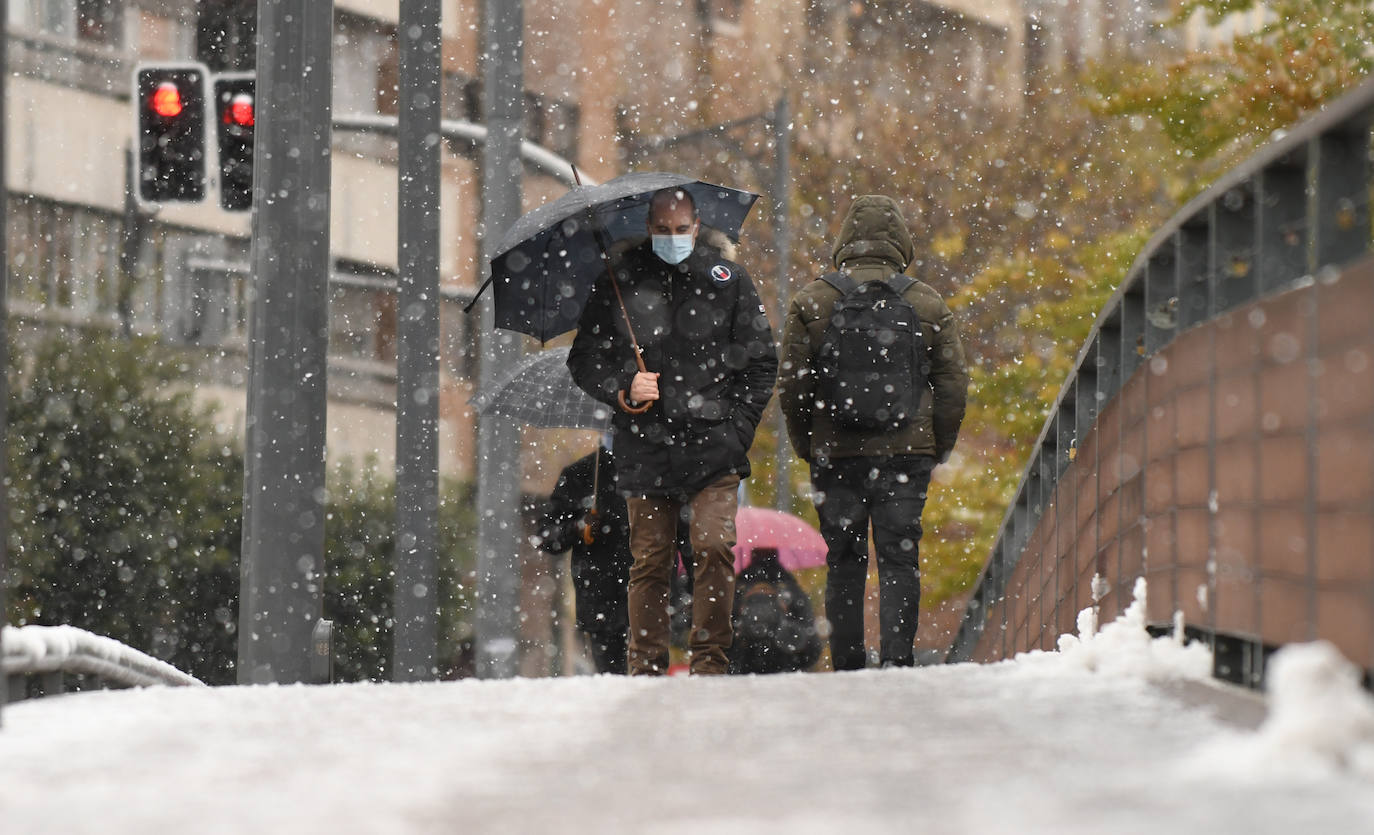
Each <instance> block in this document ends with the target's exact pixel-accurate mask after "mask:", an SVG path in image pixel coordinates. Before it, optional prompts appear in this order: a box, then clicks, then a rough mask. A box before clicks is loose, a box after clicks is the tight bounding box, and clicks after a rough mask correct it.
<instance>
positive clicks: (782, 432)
mask: <svg viewBox="0 0 1374 835" xmlns="http://www.w3.org/2000/svg"><path fill="white" fill-rule="evenodd" d="M773 154H774V158H775V159H776V164H775V165H774V166H773V171H774V179H773V251H774V252H776V253H777V258H778V278H777V282H778V329H779V333H778V334H777V337H778V338H779V339H781V338H782V333H781V329H782V325H783V322H784V321H786V319H787V303H788V302H789V301H790V300H791V295H792V294H791V292H790V290H791V287H790V286H789V281H790V279H791V275H790V271H789V267H790V266H791V265H790V264H789V262H790V261H791V260H792V239H791V237H790V232H791V227H789V226H788V224H787V207H788V206H789V205H790V204H791V202H792V200H791V196H792V174H791V167H792V109H791V107H789V106H788V102H787V91H786V90H783V91H782V97H781V98H779V99H778V105H777V107H775V108H774V109H773ZM777 430H778V448H777V462H778V463H777V485H778V492H777V503H776V505H775V506H776V507H777V509H778V510H781V511H785V512H788V513H790V512H791V511H792V448H791V444H789V443H788V442H787V421H786V420H784V419H783V414H782V409H778V417H777Z"/></svg>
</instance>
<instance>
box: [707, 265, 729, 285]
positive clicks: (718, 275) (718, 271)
mask: <svg viewBox="0 0 1374 835" xmlns="http://www.w3.org/2000/svg"><path fill="white" fill-rule="evenodd" d="M734 277H735V274H734V273H732V272H730V268H729V267H727V266H725V265H724V264H717V265H715V266H714V267H712V268H711V278H712V279H714V280H715V282H716V283H717V284H727V283H729V281H730V279H732V278H734Z"/></svg>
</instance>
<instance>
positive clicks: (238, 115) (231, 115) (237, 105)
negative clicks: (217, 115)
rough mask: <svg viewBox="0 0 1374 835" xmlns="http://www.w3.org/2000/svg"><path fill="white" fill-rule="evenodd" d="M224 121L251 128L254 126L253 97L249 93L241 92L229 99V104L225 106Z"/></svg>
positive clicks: (228, 123) (227, 123)
mask: <svg viewBox="0 0 1374 835" xmlns="http://www.w3.org/2000/svg"><path fill="white" fill-rule="evenodd" d="M224 123H225V124H226V125H238V126H239V127H241V128H251V127H252V126H253V97H252V96H250V95H248V94H247V93H239V94H237V95H235V96H234V97H233V98H232V99H230V100H229V105H228V106H227V107H225V108H224Z"/></svg>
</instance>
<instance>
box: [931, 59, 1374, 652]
mask: <svg viewBox="0 0 1374 835" xmlns="http://www.w3.org/2000/svg"><path fill="white" fill-rule="evenodd" d="M1372 123H1374V80H1372V81H1369V82H1366V83H1364V84H1362V85H1361V86H1359V87H1358V88H1356V89H1355V90H1354V91H1352V92H1350V93H1348V94H1347V95H1345V96H1343V97H1341V98H1340V99H1338V100H1336V101H1335V102H1333V103H1331V104H1330V105H1328V106H1327V107H1326V108H1325V109H1324V110H1323V111H1321V112H1320V113H1318V114H1316V115H1315V116H1313V117H1311V118H1310V119H1308V120H1306V121H1304V122H1302V123H1301V124H1299V125H1298V126H1296V127H1295V128H1294V129H1292V130H1291V131H1288V132H1287V133H1286V134H1284V135H1281V136H1276V138H1275V139H1273V140H1272V141H1271V142H1269V143H1268V144H1267V145H1265V146H1264V147H1262V148H1261V149H1260V150H1259V151H1257V152H1256V153H1255V154H1254V155H1252V156H1251V157H1249V158H1248V159H1247V160H1246V161H1245V162H1243V163H1242V164H1240V165H1239V166H1237V167H1236V168H1234V169H1232V170H1231V171H1229V172H1228V173H1227V174H1225V175H1224V176H1223V177H1221V178H1220V179H1219V180H1218V181H1217V182H1216V183H1215V184H1214V185H1212V186H1211V187H1210V188H1208V189H1207V190H1206V191H1204V192H1203V193H1202V194H1200V195H1198V196H1197V197H1196V198H1194V199H1193V200H1191V201H1190V202H1189V203H1188V204H1187V205H1185V206H1184V207H1183V208H1182V209H1181V210H1180V211H1179V212H1178V213H1176V214H1175V215H1174V216H1173V217H1172V218H1171V219H1170V220H1169V221H1168V222H1167V223H1165V224H1164V226H1163V227H1161V228H1160V229H1159V231H1158V232H1156V233H1155V235H1154V236H1153V237H1152V238H1151V239H1150V241H1149V242H1148V243H1147V244H1146V246H1145V248H1144V249H1143V250H1142V252H1141V254H1140V255H1139V256H1138V257H1137V258H1136V260H1135V262H1134V264H1133V265H1132V266H1131V269H1130V271H1129V272H1128V273H1127V275H1126V278H1125V280H1124V281H1123V282H1122V283H1121V286H1120V287H1119V288H1118V289H1117V291H1116V293H1115V294H1114V295H1113V296H1112V298H1111V299H1110V300H1109V301H1108V302H1107V304H1106V306H1105V307H1104V309H1103V311H1102V313H1101V314H1100V315H1099V316H1098V319H1097V321H1096V323H1095V324H1094V326H1093V329H1092V331H1091V333H1090V334H1089V335H1088V338H1087V340H1086V342H1085V344H1084V347H1083V348H1082V350H1081V351H1080V352H1079V355H1078V359H1077V363H1076V365H1075V371H1074V372H1073V373H1072V374H1071V375H1070V377H1069V379H1068V381H1067V382H1066V383H1065V384H1064V386H1063V388H1062V389H1061V390H1060V393H1059V397H1058V399H1057V400H1056V402H1055V405H1054V407H1053V408H1052V409H1051V411H1050V415H1049V418H1048V419H1047V420H1046V422H1045V426H1044V429H1043V430H1042V431H1041V433H1040V437H1039V439H1038V440H1037V441H1036V444H1035V447H1034V450H1033V452H1032V454H1031V456H1030V460H1029V462H1028V463H1027V465H1026V468H1025V471H1024V472H1023V474H1022V477H1021V482H1020V486H1019V487H1018V489H1017V492H1016V497H1015V499H1014V500H1013V501H1012V503H1011V505H1010V507H1009V508H1008V510H1007V512H1006V516H1005V517H1004V518H1003V521H1002V526H1001V529H1000V531H999V533H998V536H997V539H996V541H995V543H994V545H993V547H992V552H991V555H990V558H989V559H988V562H987V564H986V566H985V567H984V570H983V573H982V576H981V577H980V579H979V581H978V584H977V586H976V588H975V590H974V593H973V595H972V597H971V598H970V599H969V601H968V604H967V608H966V610H965V613H964V617H963V621H962V623H961V625H960V628H959V631H958V633H957V635H956V636H955V639H954V643H953V645H952V646H951V648H950V650H949V653H948V656H947V659H946V660H947V661H949V662H957V661H967V660H969V659H970V658H971V657H972V654H973V652H974V649H975V648H976V647H977V645H978V642H979V640H980V638H981V637H982V633H983V630H984V627H985V626H986V624H987V616H988V612H989V610H990V609H991V608H992V607H993V606H994V605H996V604H997V603H999V602H1000V601H1002V600H1003V599H1004V598H1006V596H1007V594H1008V592H1009V591H1010V590H1009V589H1008V587H1007V586H1008V580H1009V579H1010V577H1011V575H1012V571H1013V569H1015V567H1016V565H1017V563H1018V561H1019V560H1020V557H1021V555H1022V553H1023V551H1024V550H1025V549H1026V546H1027V544H1028V542H1029V540H1030V537H1031V536H1032V534H1033V533H1034V531H1035V530H1036V526H1037V525H1038V523H1039V521H1040V519H1041V516H1042V514H1043V512H1044V510H1045V507H1046V504H1047V502H1048V501H1049V500H1050V499H1051V497H1052V496H1053V495H1054V492H1055V488H1056V486H1057V485H1058V482H1059V479H1060V477H1061V476H1062V475H1063V474H1064V473H1065V470H1066V469H1067V468H1068V467H1069V465H1070V462H1072V461H1073V460H1074V456H1075V452H1076V450H1077V446H1078V443H1079V441H1080V439H1082V438H1084V437H1086V435H1087V433H1088V432H1089V431H1090V430H1092V429H1093V428H1094V427H1095V426H1096V424H1097V418H1098V415H1099V414H1100V413H1101V412H1102V409H1103V407H1104V406H1105V405H1106V404H1107V403H1108V402H1109V401H1112V400H1113V399H1114V398H1116V397H1117V395H1118V394H1119V393H1120V391H1121V389H1122V387H1123V385H1124V384H1125V383H1126V381H1127V380H1128V379H1130V378H1131V376H1132V375H1133V374H1135V373H1136V372H1137V371H1138V370H1140V369H1141V367H1142V366H1143V365H1144V364H1145V363H1146V361H1147V359H1148V358H1149V357H1151V356H1152V355H1153V354H1155V353H1156V352H1158V351H1159V350H1160V349H1161V348H1162V347H1164V346H1165V345H1167V344H1169V343H1170V342H1172V341H1173V340H1174V338H1175V337H1176V336H1177V335H1178V334H1180V333H1181V332H1183V331H1185V330H1187V329H1189V328H1191V327H1193V326H1195V325H1198V324H1201V323H1203V322H1207V321H1209V320H1211V319H1213V318H1215V317H1217V316H1219V315H1221V314H1223V313H1225V312H1227V311H1229V310H1232V309H1234V308H1236V307H1239V306H1240V305H1242V304H1245V303H1247V302H1251V301H1254V300H1257V299H1260V298H1262V297H1265V296H1269V295H1272V294H1274V293H1276V292H1278V291H1280V290H1283V289H1286V288H1290V287H1292V286H1294V285H1295V284H1296V283H1299V282H1301V281H1303V280H1305V279H1306V280H1311V278H1312V277H1314V276H1318V275H1320V274H1321V273H1322V272H1323V271H1325V270H1334V269H1339V268H1340V267H1342V266H1345V265H1348V264H1350V263H1351V262H1353V261H1355V260H1356V259H1358V258H1359V257H1360V256H1362V255H1364V254H1366V253H1367V252H1368V251H1369V246H1370V237H1371V225H1370V129H1371V124H1372Z"/></svg>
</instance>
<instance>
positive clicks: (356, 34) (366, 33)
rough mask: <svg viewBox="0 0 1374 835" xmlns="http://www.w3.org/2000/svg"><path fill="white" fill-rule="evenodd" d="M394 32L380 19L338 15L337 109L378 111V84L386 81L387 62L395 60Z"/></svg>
mask: <svg viewBox="0 0 1374 835" xmlns="http://www.w3.org/2000/svg"><path fill="white" fill-rule="evenodd" d="M394 40H395V36H394V33H393V32H392V31H391V30H389V29H383V28H382V26H381V24H379V23H377V21H373V20H366V19H363V18H359V17H355V16H352V15H347V14H340V15H337V16H336V22H335V26H334V112H335V113H338V114H370V113H376V112H378V111H377V107H378V105H379V104H384V103H385V102H383V101H379V98H380V97H379V96H378V89H377V88H378V85H379V82H383V83H384V75H385V74H384V72H383V66H384V64H386V63H387V62H388V61H387V59H388V58H390V59H391V60H393V61H394V60H395V55H396V53H395V49H394V47H393V46H392V42H393V41H394Z"/></svg>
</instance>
